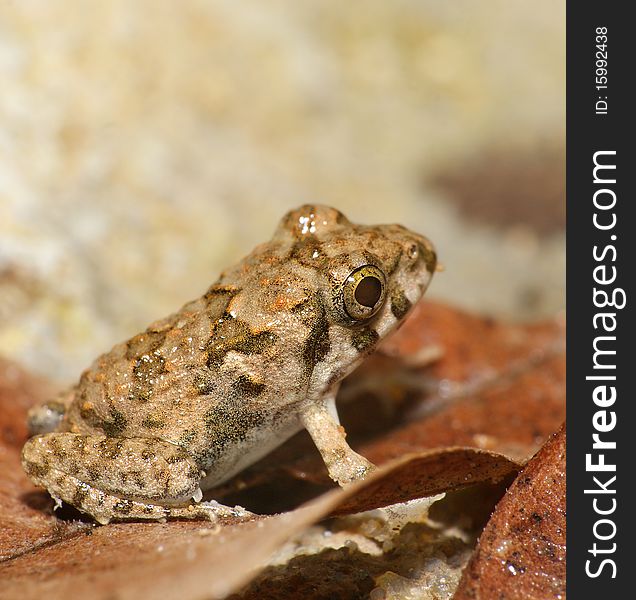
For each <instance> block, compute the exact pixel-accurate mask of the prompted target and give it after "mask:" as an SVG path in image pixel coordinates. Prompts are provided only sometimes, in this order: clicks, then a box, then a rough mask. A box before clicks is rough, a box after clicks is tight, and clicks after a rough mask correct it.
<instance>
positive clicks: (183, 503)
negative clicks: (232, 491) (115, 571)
mask: <svg viewBox="0 0 636 600" xmlns="http://www.w3.org/2000/svg"><path fill="white" fill-rule="evenodd" d="M22 465H23V467H24V470H25V471H26V472H27V474H28V475H29V477H30V478H31V480H32V481H33V482H34V483H35V484H36V485H40V486H42V487H45V488H47V489H48V491H49V493H50V494H51V496H52V497H53V498H54V499H55V500H56V501H58V502H59V501H61V500H63V501H64V502H67V503H68V504H71V505H73V506H75V507H76V508H77V509H79V510H81V511H82V512H85V513H88V514H89V515H91V516H92V517H93V518H94V519H95V520H96V521H98V522H99V523H102V524H104V523H108V522H109V521H111V520H113V519H114V520H136V519H150V520H160V519H166V518H191V519H212V520H215V519H216V518H217V517H218V516H223V515H226V514H227V511H230V510H231V509H228V508H227V507H221V505H214V504H212V505H207V504H197V503H198V502H199V501H200V500H201V497H202V493H201V488H200V487H199V481H200V480H201V477H202V476H203V473H202V472H201V471H200V469H199V468H198V466H197V465H196V463H195V461H194V460H193V459H192V457H190V456H189V454H188V453H187V452H186V451H185V450H183V449H182V448H180V447H178V446H175V445H173V444H170V443H168V442H164V441H162V440H157V439H140V438H135V439H128V438H109V437H105V436H100V435H80V434H75V433H50V434H46V435H38V436H35V437H33V438H31V439H30V440H28V441H27V443H26V444H25V446H24V448H23V450H22ZM223 509H225V512H224V511H223Z"/></svg>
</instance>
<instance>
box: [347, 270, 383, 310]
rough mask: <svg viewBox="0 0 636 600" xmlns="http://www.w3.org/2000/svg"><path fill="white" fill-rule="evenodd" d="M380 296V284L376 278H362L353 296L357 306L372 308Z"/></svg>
mask: <svg viewBox="0 0 636 600" xmlns="http://www.w3.org/2000/svg"><path fill="white" fill-rule="evenodd" d="M381 295H382V282H381V281H380V280H379V279H378V278H377V277H371V276H368V277H363V278H362V279H361V280H360V283H358V285H357V287H356V291H355V293H354V296H355V298H356V302H358V304H362V306H368V307H369V308H373V307H374V306H375V305H376V304H377V302H378V300H379V299H380V296H381Z"/></svg>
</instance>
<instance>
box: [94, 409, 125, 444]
mask: <svg viewBox="0 0 636 600" xmlns="http://www.w3.org/2000/svg"><path fill="white" fill-rule="evenodd" d="M109 410H110V419H109V420H104V421H102V423H101V425H100V427H101V429H102V430H103V431H104V433H105V434H106V435H107V436H109V437H118V436H120V435H121V434H122V433H123V432H124V430H125V429H126V427H127V426H128V419H127V418H126V416H125V415H124V413H123V412H121V411H119V410H117V409H116V408H115V407H114V406H113V405H112V404H111V405H110V407H109Z"/></svg>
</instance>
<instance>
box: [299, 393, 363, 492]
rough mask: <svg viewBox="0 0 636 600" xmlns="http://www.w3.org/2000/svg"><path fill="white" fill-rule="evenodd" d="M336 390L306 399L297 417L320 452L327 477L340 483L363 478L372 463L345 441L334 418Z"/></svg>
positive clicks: (343, 434) (340, 427) (344, 433)
mask: <svg viewBox="0 0 636 600" xmlns="http://www.w3.org/2000/svg"><path fill="white" fill-rule="evenodd" d="M335 396H336V393H335V391H333V392H332V393H330V394H328V395H326V396H325V397H324V398H322V399H321V400H319V401H317V402H307V404H306V405H305V406H304V407H303V408H302V410H301V421H302V423H303V425H304V426H305V429H307V431H308V432H309V435H310V436H311V439H312V440H313V441H314V444H316V447H317V448H318V451H319V452H320V455H321V456H322V459H323V461H324V462H325V466H326V467H327V471H329V477H331V479H333V480H334V481H335V482H337V483H338V484H339V485H341V486H343V487H344V486H345V485H347V484H349V483H353V482H354V481H358V480H360V479H364V477H365V476H366V475H367V474H368V473H369V472H370V471H372V470H373V469H374V468H375V466H374V465H373V463H371V462H369V461H368V460H367V459H366V458H364V456H361V455H360V454H358V453H357V452H354V451H353V450H352V449H351V448H350V447H349V444H347V442H346V440H345V438H346V436H347V434H346V432H345V430H344V427H342V425H340V423H339V420H338V412H337V410H336V398H335Z"/></svg>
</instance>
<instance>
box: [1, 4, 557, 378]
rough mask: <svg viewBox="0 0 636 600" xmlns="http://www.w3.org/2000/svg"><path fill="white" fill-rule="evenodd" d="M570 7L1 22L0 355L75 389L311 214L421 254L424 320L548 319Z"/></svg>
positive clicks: (167, 7) (66, 12)
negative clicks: (462, 311)
mask: <svg viewBox="0 0 636 600" xmlns="http://www.w3.org/2000/svg"><path fill="white" fill-rule="evenodd" d="M564 134H565V6H564V3H562V2H551V1H549V0H538V1H535V2H532V3H528V2H521V1H510V0H493V1H491V2H481V3H476V2H471V1H470V0H455V1H454V2H445V1H444V0H394V1H392V2H386V1H385V0H366V1H365V2H364V3H346V2H335V1H325V0H286V1H283V0H267V1H263V0H258V1H249V0H246V1H243V2H240V3H237V2H231V1H211V0H210V1H204V0H181V1H180V2H169V1H167V0H136V1H135V2H128V1H124V0H100V1H94V2H90V3H82V2H80V3H78V2H70V1H69V0H20V1H19V2H17V1H16V2H3V3H1V4H0V353H1V354H3V355H5V356H9V357H13V358H15V359H17V360H19V361H21V362H22V363H24V364H25V365H27V366H28V367H30V368H32V369H33V370H35V371H37V372H40V373H43V374H47V375H50V376H53V377H54V378H56V379H59V380H72V379H75V378H76V377H77V375H78V374H79V372H80V370H81V369H83V368H84V367H86V366H87V365H88V364H89V362H90V361H91V360H92V359H93V358H94V357H95V356H96V355H97V354H98V353H100V352H102V351H105V350H107V349H109V348H110V346H112V344H114V343H115V342H117V341H120V340H121V339H124V338H126V337H128V336H130V335H132V334H134V333H136V332H137V331H139V330H141V329H142V328H144V327H145V326H146V325H147V324H148V323H149V322H151V321H152V320H154V319H156V318H159V317H162V316H165V315H166V314H168V313H170V312H172V311H173V310H175V309H177V308H178V307H180V306H181V304H183V303H184V302H185V301H187V300H190V299H192V298H194V297H196V296H198V295H199V294H200V293H201V292H203V291H204V290H205V289H206V288H207V287H208V286H209V285H210V284H211V283H212V282H213V281H214V279H216V277H217V275H218V273H219V271H220V270H221V269H223V268H224V267H226V266H228V265H229V264H231V263H234V262H236V261H237V260H238V259H239V258H240V257H241V256H243V255H244V254H245V253H247V252H249V251H250V250H251V248H252V247H253V246H254V245H255V244H256V243H258V242H261V241H265V240H267V239H269V237H270V236H271V233H272V231H273V229H274V227H275V225H276V222H277V221H278V219H279V218H280V217H281V216H282V215H283V213H284V212H285V211H286V210H288V209H289V208H291V207H294V206H297V205H300V204H302V203H305V202H322V203H326V204H331V205H333V206H336V207H338V208H339V209H341V210H342V211H343V212H344V213H345V214H346V215H347V216H348V217H349V218H350V219H351V220H353V221H358V222H363V223H390V222H399V223H402V224H404V225H406V226H408V227H410V228H412V229H414V230H417V231H420V232H422V233H424V234H425V235H427V236H428V237H429V238H430V239H431V240H432V241H433V242H434V243H435V244H436V246H437V248H438V253H439V257H440V260H441V262H442V263H443V264H444V266H445V269H446V270H445V271H444V272H443V273H438V274H437V275H436V277H435V279H434V281H433V284H432V286H431V288H430V292H429V294H430V297H432V298H436V299H440V300H443V301H446V302H450V303H452V304H454V305H457V306H460V307H463V308H466V309H469V310H472V311H477V312H479V313H485V314H490V315H493V316H494V317H496V318H507V319H524V320H527V319H538V318H541V317H546V316H552V315H554V314H555V313H556V312H558V311H560V310H562V309H563V307H564V301H565V298H564V285H565V281H564V276H565V255H564V219H565V184H564V179H565V150H564Z"/></svg>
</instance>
